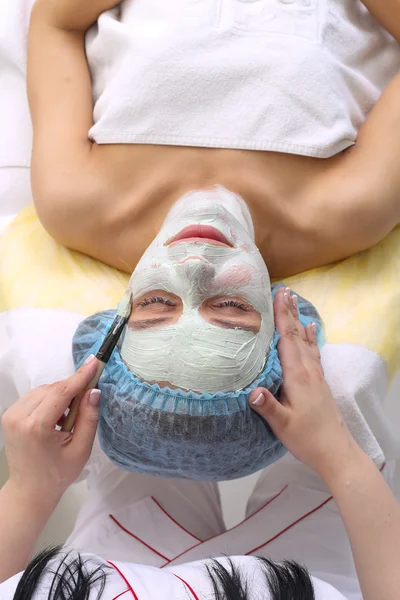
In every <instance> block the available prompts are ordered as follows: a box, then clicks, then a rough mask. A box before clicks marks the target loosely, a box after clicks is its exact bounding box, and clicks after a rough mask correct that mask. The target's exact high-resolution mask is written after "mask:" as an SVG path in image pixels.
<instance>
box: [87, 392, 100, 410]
mask: <svg viewBox="0 0 400 600" xmlns="http://www.w3.org/2000/svg"><path fill="white" fill-rule="evenodd" d="M100 395H101V391H100V390H97V389H94V390H92V391H91V392H90V394H89V404H91V405H92V406H98V405H99V404H100Z"/></svg>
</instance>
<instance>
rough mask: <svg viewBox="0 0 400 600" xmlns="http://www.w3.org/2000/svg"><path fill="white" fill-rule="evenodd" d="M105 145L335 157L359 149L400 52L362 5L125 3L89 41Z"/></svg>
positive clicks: (314, 0)
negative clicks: (366, 123) (364, 125)
mask: <svg viewBox="0 0 400 600" xmlns="http://www.w3.org/2000/svg"><path fill="white" fill-rule="evenodd" d="M87 55H88V60H89V64H90V67H91V72H92V78H93V94H94V120H95V124H94V126H93V127H92V129H91V130H90V137H91V139H93V140H94V141H95V142H97V143H98V144H111V143H128V144H168V145H179V146H207V147H214V148H238V149H248V150H271V151H278V152H288V153H293V154H302V155H307V156H316V157H321V158H326V157H329V156H332V155H334V154H336V153H337V152H340V151H341V150H344V149H345V148H347V147H348V146H350V145H352V144H353V143H354V142H355V139H356V135H357V131H358V129H359V127H360V125H361V124H362V122H363V121H364V119H365V117H366V116H367V114H368V112H369V111H370V109H371V107H372V106H373V104H374V103H375V102H376V101H377V100H378V98H379V95H380V93H381V92H382V90H383V89H384V87H385V86H386V85H387V84H388V83H389V82H390V80H391V79H392V78H393V77H394V76H395V74H396V73H398V72H399V71H400V46H399V44H398V43H397V42H396V41H395V40H394V39H393V38H392V37H391V36H390V35H389V34H388V33H387V32H386V31H384V30H383V28H382V27H380V25H378V23H377V22H376V21H375V19H374V18H373V17H372V16H371V15H370V14H369V12H368V11H367V9H366V8H365V7H364V5H363V4H362V3H361V2H360V1H359V0H168V1H167V0H125V2H123V3H122V5H120V7H119V8H116V9H113V10H111V11H108V12H107V13H105V14H103V15H102V16H101V17H100V19H99V21H98V25H96V26H95V27H93V28H92V29H91V30H90V31H89V33H88V36H87Z"/></svg>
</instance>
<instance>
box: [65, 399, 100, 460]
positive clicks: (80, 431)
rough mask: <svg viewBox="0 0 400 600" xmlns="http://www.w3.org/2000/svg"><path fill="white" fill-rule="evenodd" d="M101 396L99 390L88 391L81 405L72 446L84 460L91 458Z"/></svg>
mask: <svg viewBox="0 0 400 600" xmlns="http://www.w3.org/2000/svg"><path fill="white" fill-rule="evenodd" d="M100 394H101V392H100V390H98V389H93V390H90V391H88V392H87V393H86V394H85V395H84V397H83V398H82V401H81V403H80V405H79V411H78V416H77V418H76V422H75V426H74V433H73V437H72V444H71V446H72V448H73V449H74V452H76V453H77V454H78V455H79V456H80V457H82V460H87V459H88V458H89V456H90V452H91V450H92V446H93V442H94V438H95V436H96V431H97V423H98V420H99V416H98V415H99V403H100ZM83 466H84V465H83V464H82V468H83Z"/></svg>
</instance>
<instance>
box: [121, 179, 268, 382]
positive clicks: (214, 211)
mask: <svg viewBox="0 0 400 600" xmlns="http://www.w3.org/2000/svg"><path fill="white" fill-rule="evenodd" d="M191 225H200V226H207V225H208V226H212V227H214V228H215V229H217V230H218V231H219V232H220V233H221V234H222V236H223V238H225V240H226V241H227V242H228V243H229V246H227V245H225V244H221V245H213V244H210V243H206V242H202V241H186V240H185V241H175V242H172V243H171V240H174V238H175V237H176V236H177V234H179V232H182V230H184V229H185V228H186V227H188V226H191ZM223 238H222V239H223ZM129 287H130V289H131V291H132V301H133V303H134V302H135V299H138V298H139V297H142V296H143V295H144V294H146V293H149V292H152V291H154V290H164V291H165V292H169V293H171V294H174V295H175V296H178V297H179V298H180V299H181V300H182V305H183V309H182V314H181V315H180V317H179V319H178V320H177V322H175V323H174V324H172V325H167V326H163V327H158V328H154V329H151V330H143V331H140V330H133V329H132V328H130V327H129V328H127V330H126V332H125V336H124V340H123V343H122V346H121V356H122V358H123V360H124V362H125V364H126V365H127V367H128V368H129V369H130V370H131V371H132V372H133V373H135V375H136V376H138V377H141V378H142V379H144V380H146V381H168V382H169V383H171V384H172V385H174V386H177V387H180V388H183V389H191V390H194V391H197V392H208V393H216V392H230V391H235V390H239V389H243V388H245V387H246V386H248V385H250V384H251V383H252V382H253V381H254V380H255V379H256V377H257V375H258V374H259V373H260V372H261V371H262V369H263V367H264V365H265V362H266V359H267V356H268V349H269V346H270V343H271V341H272V338H273V334H274V322H273V309H272V299H271V285H270V279H269V274H268V270H267V267H266V265H265V263H264V260H263V258H262V256H261V255H260V253H259V251H258V249H257V247H256V245H255V243H254V231H253V225H252V221H251V217H250V214H249V211H248V208H247V205H246V204H245V203H244V202H243V200H241V198H239V197H238V196H236V195H235V194H232V193H230V192H228V191H227V190H225V189H224V188H221V187H216V188H214V189H213V190H210V191H204V192H195V193H190V194H188V195H186V196H184V197H183V198H181V199H180V200H179V201H178V202H176V203H175V204H174V206H173V208H172V209H171V211H170V212H169V214H168V216H167V218H166V220H165V222H164V224H163V226H162V228H161V230H160V233H159V234H158V235H157V237H156V238H155V239H154V241H153V242H152V244H151V245H150V246H149V247H148V249H147V250H146V252H145V253H144V255H143V257H142V258H141V260H140V262H139V263H138V265H137V267H136V269H135V271H134V272H133V275H132V278H131V280H130V283H129ZM218 296H224V297H232V296H236V297H237V296H239V297H240V298H242V299H243V300H245V301H246V302H248V303H249V304H250V305H252V306H253V308H254V309H255V310H256V311H257V312H258V313H259V314H260V316H261V326H260V330H259V332H258V333H254V332H253V331H249V330H242V329H225V328H223V327H221V326H217V325H215V324H211V323H209V322H207V321H206V320H205V318H203V316H202V315H201V314H200V309H201V307H202V305H203V303H204V302H205V301H206V300H208V299H210V298H214V297H218Z"/></svg>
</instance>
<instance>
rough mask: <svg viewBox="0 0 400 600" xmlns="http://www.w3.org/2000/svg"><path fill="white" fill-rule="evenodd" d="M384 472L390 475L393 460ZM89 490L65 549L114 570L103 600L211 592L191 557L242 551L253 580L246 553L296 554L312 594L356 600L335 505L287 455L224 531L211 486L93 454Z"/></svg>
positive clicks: (9, 587)
mask: <svg viewBox="0 0 400 600" xmlns="http://www.w3.org/2000/svg"><path fill="white" fill-rule="evenodd" d="M382 472H383V475H384V476H385V478H386V479H387V480H389V479H390V472H391V468H390V465H386V466H385V467H384V468H383V469H382ZM88 487H89V493H88V497H87V500H86V502H85V504H84V506H83V507H82V509H81V511H80V514H79V516H78V519H77V522H76V526H75V528H74V531H73V532H72V534H71V536H70V537H69V539H68V541H67V546H69V547H72V548H75V549H76V550H80V551H82V552H85V553H91V554H94V555H97V556H100V557H101V558H102V559H104V560H105V561H107V564H108V565H109V566H110V567H112V572H111V574H110V577H109V578H108V581H107V584H106V589H105V593H104V597H103V599H102V600H114V599H116V598H117V597H118V596H119V595H120V594H126V597H127V598H134V599H138V600H150V599H154V598H157V600H162V599H163V598H165V599H167V598H168V599H172V598H175V597H176V598H179V597H190V598H193V599H194V600H196V598H197V599H200V598H203V597H205V596H204V595H203V594H204V593H205V592H207V594H208V595H207V597H210V594H211V592H212V588H211V587H207V586H209V585H211V584H210V582H209V580H208V578H207V576H206V575H205V568H204V565H203V564H202V563H196V562H195V561H201V560H203V559H207V558H209V557H218V556H221V555H234V556H239V555H241V556H242V558H240V559H239V558H238V559H236V560H237V561H239V562H240V563H242V565H243V566H244V568H246V567H249V566H250V565H251V566H252V571H251V573H252V577H253V576H254V561H250V560H249V557H250V556H252V555H253V556H263V557H268V558H271V559H273V560H281V559H292V560H296V561H299V562H300V563H302V564H304V565H305V566H306V567H307V568H308V569H309V571H310V572H311V574H312V576H313V578H314V579H313V583H314V587H315V590H316V598H317V599H318V600H340V599H343V598H346V599H347V600H361V598H362V596H361V592H360V588H359V584H358V580H357V576H356V571H355V567H354V562H353V558H352V553H351V549H350V544H349V541H348V538H347V535H346V532H345V528H344V525H343V523H342V521H341V519H340V516H339V513H338V510H337V507H336V504H335V502H334V501H333V499H332V497H331V496H330V494H329V492H328V490H327V489H326V487H325V485H324V484H323V482H322V481H321V479H320V478H319V477H318V476H317V475H316V474H314V473H313V472H312V471H311V470H310V469H308V468H307V467H306V466H304V465H303V464H301V463H299V462H298V461H296V460H295V459H294V458H293V457H291V456H289V455H287V456H286V457H285V458H283V459H282V460H280V461H278V462H277V463H275V464H274V465H271V466H270V467H268V468H267V469H265V470H264V471H263V472H262V473H261V476H260V478H259V480H258V482H257V484H256V486H255V489H254V492H253V493H252V495H251V497H250V499H249V502H248V506H247V516H246V519H245V520H244V521H243V522H242V523H240V524H239V525H237V526H236V527H233V528H232V529H229V530H226V529H225V526H224V521H223V517H222V511H221V505H220V498H219V493H218V486H217V485H216V484H215V483H204V482H192V481H183V480H174V479H162V478H157V477H153V476H150V475H138V474H135V473H128V472H124V471H121V470H119V469H117V468H116V467H115V466H114V465H113V464H112V463H111V462H110V461H109V460H108V459H107V458H105V456H104V455H101V454H100V453H99V454H98V460H97V462H95V464H94V466H93V467H92V470H91V473H90V475H89V479H88ZM243 556H245V557H248V558H247V559H245V558H243ZM187 563H190V564H187ZM150 567H151V568H150ZM171 575H173V577H171ZM19 577H20V575H16V576H15V577H13V578H12V579H10V580H8V582H5V583H4V584H2V585H0V597H1V598H2V600H8V599H9V598H10V599H11V598H12V594H13V590H15V587H16V584H17V582H18V580H19ZM45 583H46V581H44V582H43V583H42V585H43V586H45ZM176 586H178V588H177V587H176ZM179 586H184V587H186V592H187V595H186V596H184V594H183V590H182V589H181V588H179ZM156 590H158V592H157V591H156ZM161 590H162V591H161ZM128 592H129V593H130V595H129V594H128ZM339 592H340V593H339ZM211 597H212V595H211ZM266 598H268V596H267V597H266Z"/></svg>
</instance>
